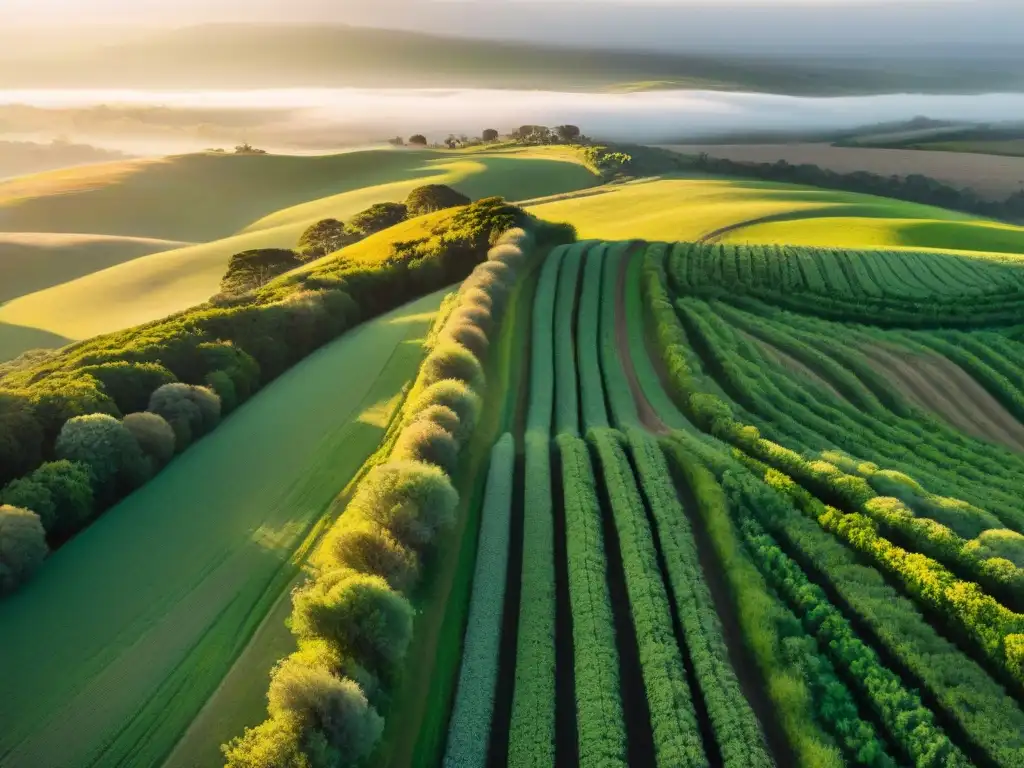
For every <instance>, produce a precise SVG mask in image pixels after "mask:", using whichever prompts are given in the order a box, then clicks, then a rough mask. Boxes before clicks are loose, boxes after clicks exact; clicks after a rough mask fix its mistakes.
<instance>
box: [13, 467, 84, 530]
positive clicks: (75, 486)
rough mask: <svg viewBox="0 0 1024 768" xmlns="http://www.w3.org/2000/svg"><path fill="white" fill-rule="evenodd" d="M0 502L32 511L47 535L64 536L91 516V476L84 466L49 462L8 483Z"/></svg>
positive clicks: (78, 527)
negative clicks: (37, 516)
mask: <svg viewBox="0 0 1024 768" xmlns="http://www.w3.org/2000/svg"><path fill="white" fill-rule="evenodd" d="M0 499H2V500H3V503H5V504H10V505H11V506H14V507H21V508H23V509H30V510H32V511H33V512H35V513H36V514H37V515H39V519H40V521H41V522H42V524H43V528H44V529H45V530H46V532H47V533H49V534H57V535H66V534H70V533H74V532H75V531H77V530H78V529H80V528H81V527H82V525H83V524H84V523H85V521H86V520H88V519H89V517H90V515H92V510H93V491H92V477H91V475H90V471H89V468H88V467H87V466H85V465H84V464H81V463H78V462H72V461H51V462H48V463H46V464H43V465H42V466H41V467H39V468H38V469H36V470H35V471H34V472H32V473H31V474H30V475H27V476H25V477H23V478H20V479H18V480H15V481H14V482H12V483H11V484H10V485H8V486H7V487H6V488H5V489H4V491H3V493H2V494H0Z"/></svg>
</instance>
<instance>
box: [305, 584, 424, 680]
mask: <svg viewBox="0 0 1024 768" xmlns="http://www.w3.org/2000/svg"><path fill="white" fill-rule="evenodd" d="M293 604H294V610H293V611H292V630H293V631H294V632H295V634H296V635H297V636H298V637H299V638H300V639H315V638H318V637H324V638H327V639H328V640H329V641H331V642H332V643H334V644H335V645H337V647H338V650H339V651H340V652H341V654H342V656H345V657H349V658H351V659H353V660H355V661H357V662H358V663H360V664H362V665H363V666H364V667H366V668H367V669H369V670H371V671H372V672H375V673H376V674H380V675H382V676H390V675H392V674H393V673H394V671H395V668H396V665H397V664H398V662H399V661H400V660H401V659H402V657H403V656H404V655H405V651H406V648H407V647H408V645H409V639H410V637H411V636H412V619H413V613H414V612H413V609H412V606H411V605H410V604H409V601H408V600H406V599H405V598H404V597H402V596H401V595H400V594H398V593H397V592H395V591H394V590H393V589H391V587H390V586H388V583H387V582H386V581H385V580H384V579H383V578H381V577H380V576H373V575H370V574H365V573H357V572H355V571H353V570H351V569H348V568H339V569H336V570H334V571H329V572H327V573H324V574H321V576H320V578H318V579H317V580H316V581H313V582H310V583H309V584H307V585H306V586H304V587H302V588H300V589H298V590H296V592H295V595H294V598H293Z"/></svg>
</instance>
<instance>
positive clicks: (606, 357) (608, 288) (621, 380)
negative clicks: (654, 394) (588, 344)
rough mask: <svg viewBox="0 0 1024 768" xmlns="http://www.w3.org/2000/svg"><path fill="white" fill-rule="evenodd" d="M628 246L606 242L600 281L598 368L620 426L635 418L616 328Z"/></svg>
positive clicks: (635, 420)
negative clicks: (601, 279) (602, 278)
mask: <svg viewBox="0 0 1024 768" xmlns="http://www.w3.org/2000/svg"><path fill="white" fill-rule="evenodd" d="M630 248H631V244H630V243H615V244H614V245H612V246H609V250H608V254H607V256H606V257H605V260H604V280H603V281H602V284H601V371H602V373H603V374H604V388H605V392H606V393H607V395H608V404H609V407H610V409H611V416H612V422H613V423H614V424H615V426H616V427H619V428H620V429H621V428H624V427H625V426H628V425H630V424H635V423H636V422H637V411H636V401H635V400H634V399H633V393H632V392H631V390H630V388H629V380H628V379H627V378H626V372H625V370H624V369H623V367H622V358H621V357H620V356H619V345H618V338H617V328H616V317H617V315H618V308H619V305H620V302H619V297H620V291H619V289H620V286H621V278H622V269H623V266H624V265H625V260H626V255H627V253H628V252H629V250H630Z"/></svg>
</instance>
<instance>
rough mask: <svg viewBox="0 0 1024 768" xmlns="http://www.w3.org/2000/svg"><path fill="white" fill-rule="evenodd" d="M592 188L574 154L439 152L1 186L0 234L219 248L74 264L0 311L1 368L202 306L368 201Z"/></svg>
mask: <svg viewBox="0 0 1024 768" xmlns="http://www.w3.org/2000/svg"><path fill="white" fill-rule="evenodd" d="M101 170H102V172H101ZM595 182H596V177H595V175H594V174H593V173H592V172H591V171H590V170H589V169H587V168H586V167H585V166H583V165H582V164H580V162H578V161H577V160H576V159H575V158H574V156H572V155H571V154H570V153H566V152H557V151H556V152H551V151H545V150H543V149H540V150H536V151H533V150H520V151H516V152H501V153H495V154H488V153H481V152H474V153H472V154H455V155H453V154H452V153H450V152H449V153H442V152H437V151H431V150H423V151H388V150H380V151H369V152H352V153H349V154H344V155H334V156H325V157H284V156H273V155H268V156H257V157H248V156H240V157H234V156H219V155H214V154H207V155H185V156H180V157H174V158H168V159H167V160H165V161H160V162H155V161H154V162H150V161H129V162H126V163H123V164H120V165H117V166H111V167H106V166H96V167H93V168H86V169H75V170H74V171H73V172H71V171H62V172H57V173H54V174H40V175H38V176H32V177H26V178H25V179H20V180H15V181H14V182H10V184H12V185H16V188H15V190H14V191H12V190H8V191H7V198H8V202H7V204H6V205H5V204H4V202H3V200H4V194H5V193H4V187H3V185H2V184H0V230H2V229H7V230H10V231H32V232H39V231H47V230H46V229H45V227H47V226H48V227H49V228H50V229H51V230H52V229H59V230H60V231H70V232H91V233H103V234H109V235H139V236H145V237H164V236H172V237H176V238H180V239H185V240H203V239H206V238H217V239H213V240H210V241H209V242H202V243H197V244H195V245H188V246H185V247H182V248H175V249H172V250H164V251H162V252H161V253H155V254H153V255H151V256H148V257H145V258H135V259H131V260H124V261H123V263H116V264H114V265H113V266H109V267H108V268H106V269H101V270H100V271H94V272H91V273H89V274H83V272H84V271H85V270H83V269H81V268H80V267H79V268H78V273H77V275H81V276H77V275H73V274H71V272H70V268H69V271H68V272H67V273H66V274H65V276H63V277H54V278H52V281H53V287H50V288H45V289H44V290H37V291H36V292H34V293H29V294H27V295H20V296H19V294H15V293H13V291H12V292H11V293H10V295H8V296H7V297H5V298H8V299H10V300H8V301H7V302H6V303H4V304H2V305H0V360H5V359H9V358H11V357H15V356H16V355H18V354H20V353H21V352H24V351H25V350H27V349H31V348H33V347H47V346H60V345H61V344H64V343H67V341H68V340H79V339H86V338H90V337H92V336H96V335H98V334H101V333H109V332H112V331H116V330H120V329H122V328H126V327H129V326H133V325H137V324H140V323H144V322H148V321H150V320H155V319H157V318H160V317H164V316H165V315H169V314H172V313H174V312H177V311H180V310H182V309H185V308H187V307H190V306H193V305H195V304H199V303H202V302H204V301H206V300H207V299H208V298H209V297H210V296H211V295H213V294H214V293H216V292H217V291H218V289H219V284H220V279H221V277H223V275H224V271H225V269H226V265H227V262H228V259H229V258H230V257H231V255H232V254H234V253H238V252H239V251H244V250H247V249H250V248H269V247H284V248H291V247H294V246H295V245H296V243H297V241H298V239H299V236H300V235H301V233H302V231H303V230H304V229H305V228H306V227H307V226H309V225H310V224H312V223H313V222H315V221H317V220H318V219H321V218H325V217H328V216H330V217H336V218H341V219H343V220H344V219H345V218H347V217H349V216H351V215H352V214H354V213H357V212H358V211H361V210H363V209H365V208H367V207H368V206H370V205H372V204H373V203H378V202H384V201H400V200H402V199H404V198H405V197H406V196H407V195H408V193H409V192H410V191H411V190H412V189H413V188H415V187H417V186H420V185H422V184H427V183H432V184H433V183H437V184H449V185H451V186H453V187H455V188H456V189H458V190H460V191H462V192H463V193H464V194H467V195H469V196H471V197H473V198H480V197H490V196H494V195H498V196H502V197H505V198H507V199H509V200H520V199H526V198H533V197H538V196H542V195H548V194H557V193H562V192H570V191H573V190H578V189H582V188H584V187H588V186H591V185H593V184H594V183H595ZM253 190H256V192H255V193H253ZM90 247H91V246H90ZM70 255H72V254H69V256H70ZM73 255H74V256H75V257H76V258H77V259H79V260H81V259H83V258H85V257H86V256H87V253H86V252H84V251H83V250H82V249H79V250H77V251H76V252H75V253H74V254H73ZM49 257H50V258H56V255H55V254H52V253H51V254H50V255H49ZM125 258H126V259H127V257H125ZM112 261H113V258H111V262H112ZM111 262H108V263H111ZM31 266H32V265H25V267H24V269H22V270H18V272H17V274H15V275H12V279H13V278H17V280H18V284H21V285H26V286H30V285H31V279H32V277H31V275H32V274H35V270H36V268H35V267H32V271H31V272H30V271H29V267H31ZM97 266H102V265H97ZM73 277H77V279H72V278H73ZM56 283H59V284H56ZM22 293H24V292H22ZM15 296H19V297H18V298H15Z"/></svg>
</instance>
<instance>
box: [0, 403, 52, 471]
mask: <svg viewBox="0 0 1024 768" xmlns="http://www.w3.org/2000/svg"><path fill="white" fill-rule="evenodd" d="M42 447H43V430H42V427H41V426H40V424H39V422H38V421H36V418H35V416H34V415H33V413H32V403H31V401H30V400H29V398H28V397H27V396H26V395H24V394H22V393H14V392H0V486H2V485H3V484H4V483H6V482H8V481H9V480H11V479H13V478H15V477H18V476H19V475H22V474H24V473H25V472H28V471H29V470H30V469H32V468H33V467H36V466H38V465H39V462H40V460H41V458H42Z"/></svg>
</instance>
